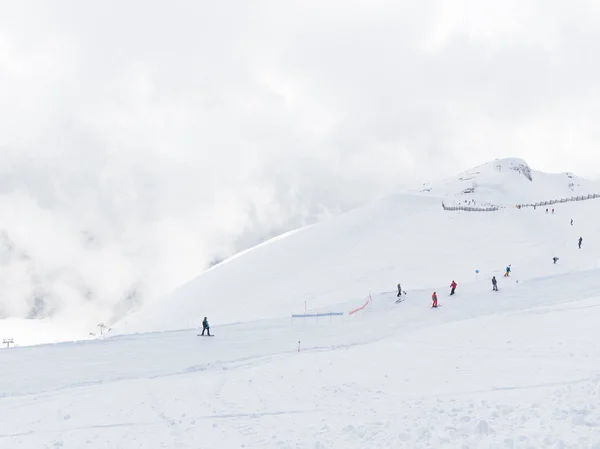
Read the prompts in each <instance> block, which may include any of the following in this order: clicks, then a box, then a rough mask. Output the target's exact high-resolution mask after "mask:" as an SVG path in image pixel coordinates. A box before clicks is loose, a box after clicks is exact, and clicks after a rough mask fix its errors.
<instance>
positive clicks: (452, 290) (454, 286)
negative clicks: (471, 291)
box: [450, 281, 457, 296]
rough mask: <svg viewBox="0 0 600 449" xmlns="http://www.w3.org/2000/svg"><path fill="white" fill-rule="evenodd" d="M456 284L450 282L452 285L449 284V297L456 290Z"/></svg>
mask: <svg viewBox="0 0 600 449" xmlns="http://www.w3.org/2000/svg"><path fill="white" fill-rule="evenodd" d="M456 287H457V286H456V282H454V281H452V284H450V288H451V290H450V296H452V295H453V294H454V291H455V290H456Z"/></svg>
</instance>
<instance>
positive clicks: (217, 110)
mask: <svg viewBox="0 0 600 449" xmlns="http://www.w3.org/2000/svg"><path fill="white" fill-rule="evenodd" d="M599 23H600V3H598V2H597V1H583V0H573V1H570V2H568V3H567V2H564V1H555V0H532V1H526V0H518V1H516V0H505V1H503V2H498V1H486V0H472V1H471V0H463V1H461V0H455V1H451V2H450V1H447V0H439V1H436V0H418V1H417V0H415V1H381V0H364V1H358V0H344V1H341V0H327V1H322V0H321V1H311V0H300V1H283V0H273V1H260V0H251V1H250V0H248V1H231V0H222V1H218V2H217V1H204V0H172V1H168V2H167V1H155V0H119V1H116V0H103V1H96V2H91V1H85V2H84V1H80V0H70V1H69V0H63V1H59V2H58V1H57V2H49V1H27V0H19V1H13V2H2V4H1V5H0V105H2V107H1V108H0V194H1V197H0V202H1V203H0V204H2V205H3V207H2V209H3V214H4V215H5V216H4V219H2V218H0V227H1V228H2V229H3V230H4V231H5V233H6V235H7V236H8V237H7V238H9V239H11V241H13V243H14V244H15V245H17V246H19V247H23V248H24V251H25V252H26V253H27V254H28V255H29V256H30V257H33V258H34V259H35V260H36V261H38V262H36V264H37V265H36V267H37V268H35V270H37V271H36V273H38V275H39V276H38V277H40V276H41V277H44V276H50V275H49V274H48V272H52V273H53V275H52V276H59V277H60V276H63V275H57V274H56V273H57V272H59V271H60V272H61V273H62V271H61V270H63V271H64V270H65V269H67V271H68V270H70V269H73V267H75V266H77V270H79V271H78V273H77V274H76V275H73V276H75V277H77V278H78V279H79V278H82V280H80V281H77V282H80V283H82V284H85V285H91V288H92V289H93V290H101V291H102V292H103V293H102V295H104V296H107V297H108V296H110V297H115V296H119V294H120V293H119V292H121V291H122V290H123V289H125V288H127V286H128V285H131V284H133V283H136V282H137V280H138V279H142V280H143V282H142V284H143V285H144V286H143V287H140V288H142V289H145V290H146V291H149V292H151V293H152V294H155V293H157V292H158V293H162V292H164V291H168V290H169V289H170V288H172V287H173V286H175V285H176V284H177V283H179V282H181V281H182V280H186V279H188V278H190V277H191V276H193V275H194V274H196V273H198V272H199V271H200V270H201V269H202V268H204V267H205V266H206V265H207V264H208V263H209V262H210V261H211V260H212V259H214V258H218V257H223V256H226V255H228V254H230V253H231V252H233V251H235V250H237V249H239V248H242V247H244V246H247V245H248V244H251V243H254V242H255V241H256V240H257V239H260V238H263V237H264V236H267V235H270V234H271V233H276V232H280V231H281V230H284V229H288V228H290V227H294V226H298V225H301V224H303V223H307V222H311V221H314V220H316V219H319V218H320V217H323V216H327V215H329V214H332V213H337V212H339V211H342V210H346V209H348V208H350V207H353V206H356V205H360V204H363V203H365V202H368V201H370V200H372V199H374V198H377V197H379V196H381V195H384V194H386V193H389V192H391V191H394V190H395V189H398V188H402V187H403V186H407V185H413V184H417V185H418V184H420V183H421V182H423V181H426V180H431V179H435V178H439V177H441V176H445V175H453V174H455V173H457V172H460V171H461V170H463V169H466V168H469V167H472V166H475V165H478V164H480V163H483V162H486V161H488V160H491V159H494V158H496V157H508V156H516V157H522V158H524V159H526V160H527V161H528V162H529V164H530V165H531V166H532V167H533V168H535V169H539V170H545V171H574V172H576V173H578V174H580V175H585V176H594V177H598V176H600V152H599V151H598V149H597V145H598V144H599V143H600V126H598V123H597V121H598V117H599V113H600V89H599V83H600V81H599V80H600V61H599V59H598V55H600V27H599V26H598V24H599ZM7 210H9V211H10V212H6V211H7ZM83 231H85V232H83ZM82 232H83V234H84V235H86V236H88V237H84V244H83V245H84V246H85V245H87V246H85V250H82V249H81V247H82V241H81V238H82V237H81V234H82ZM88 234H89V235H91V236H92V237H89V235H88ZM90 245H91V246H90ZM94 245H95V246H94ZM11 260H12V259H11ZM39 261H42V262H39ZM88 265H89V266H88ZM107 266H108V267H111V269H110V270H109V269H108V268H107ZM27 270H29V271H31V270H32V268H31V267H30V268H28V269H27ZM109 271H114V272H118V273H119V276H120V278H119V280H118V281H117V280H115V278H114V276H112V277H111V275H110V274H111V273H109ZM99 272H103V273H104V274H103V275H102V276H99V275H98V274H97V273H99ZM40 273H41V274H40ZM44 273H45V274H44ZM82 273H83V274H82ZM23 276H24V279H25V278H27V276H28V275H27V273H25V274H23ZM52 276H50V279H55V278H53V277H52ZM0 277H1V276H0ZM27 279H28V278H27ZM69 279H71V278H69ZM11 282H12V284H15V285H12V284H11V285H12V287H11V289H15V290H14V292H17V291H18V294H15V295H13V293H11V295H12V296H19V295H23V294H25V293H24V292H25V291H26V290H27V289H31V288H32V287H31V285H27V287H26V288H25V287H24V286H23V283H24V282H25V281H19V282H17V281H14V279H13V280H10V281H9V280H7V279H3V280H2V283H3V285H4V287H5V288H4V290H5V291H9V292H13V290H11V289H9V288H7V283H11ZM48 282H55V281H48ZM65 282H66V281H65ZM69 282H71V284H72V283H73V282H75V281H72V279H71V280H70V281H69ZM25 283H26V282H25ZM107 284H108V285H110V286H111V288H108V287H107ZM232 288H234V289H235V288H237V287H233V286H232ZM103 289H104V290H103ZM77 294H79V293H77ZM74 295H75V293H74ZM5 296H6V295H5ZM4 302H5V303H6V298H4ZM11 307H12V306H11ZM0 313H1V310H0Z"/></svg>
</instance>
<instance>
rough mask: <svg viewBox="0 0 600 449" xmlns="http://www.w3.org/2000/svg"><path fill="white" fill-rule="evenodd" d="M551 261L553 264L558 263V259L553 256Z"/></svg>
mask: <svg viewBox="0 0 600 449" xmlns="http://www.w3.org/2000/svg"><path fill="white" fill-rule="evenodd" d="M552 260H553V261H554V263H555V264H556V262H557V261H558V257H556V256H554V257H553V258H552Z"/></svg>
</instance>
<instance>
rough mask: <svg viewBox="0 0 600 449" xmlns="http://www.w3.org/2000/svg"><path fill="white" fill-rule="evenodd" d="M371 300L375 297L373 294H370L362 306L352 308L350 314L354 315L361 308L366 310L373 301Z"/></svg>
mask: <svg viewBox="0 0 600 449" xmlns="http://www.w3.org/2000/svg"><path fill="white" fill-rule="evenodd" d="M371 301H373V299H372V298H371V295H369V297H368V298H367V300H366V302H365V303H364V304H363V305H362V306H360V307H357V308H356V309H354V310H351V311H350V312H348V315H354V314H355V313H357V312H360V311H361V310H364V309H365V308H366V307H367V306H368V305H369V304H370V303H371Z"/></svg>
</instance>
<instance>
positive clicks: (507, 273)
mask: <svg viewBox="0 0 600 449" xmlns="http://www.w3.org/2000/svg"><path fill="white" fill-rule="evenodd" d="M510 267H512V265H509V266H508V267H506V273H504V277H505V278H508V277H510Z"/></svg>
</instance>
